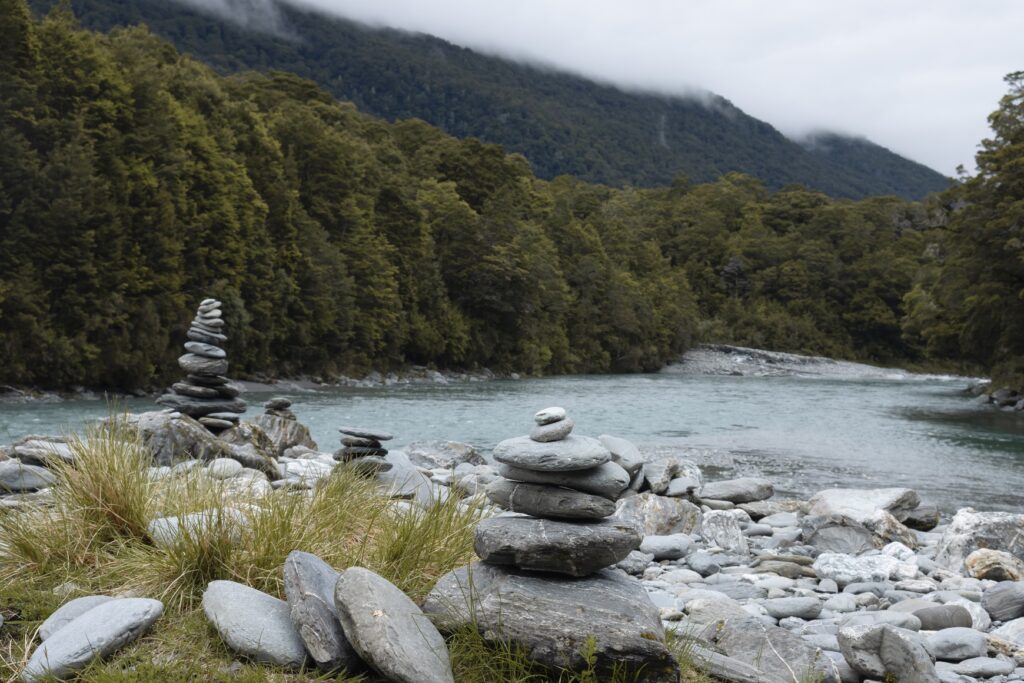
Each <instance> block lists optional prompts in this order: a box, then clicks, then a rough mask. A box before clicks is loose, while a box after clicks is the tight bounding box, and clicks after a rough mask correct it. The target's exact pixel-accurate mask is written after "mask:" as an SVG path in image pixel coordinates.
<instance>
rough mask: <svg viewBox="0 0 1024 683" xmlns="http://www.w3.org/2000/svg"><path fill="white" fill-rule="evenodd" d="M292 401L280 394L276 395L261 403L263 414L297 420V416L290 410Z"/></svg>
mask: <svg viewBox="0 0 1024 683" xmlns="http://www.w3.org/2000/svg"><path fill="white" fill-rule="evenodd" d="M291 407H292V402H291V401H290V400H289V399H287V398H284V397H282V396H276V397H274V398H272V399H270V400H269V401H267V402H266V403H264V404H263V408H264V410H263V413H264V414H265V415H274V416H275V417H283V418H285V419H286V420H297V419H298V417H297V416H296V415H295V413H293V412H292V411H291Z"/></svg>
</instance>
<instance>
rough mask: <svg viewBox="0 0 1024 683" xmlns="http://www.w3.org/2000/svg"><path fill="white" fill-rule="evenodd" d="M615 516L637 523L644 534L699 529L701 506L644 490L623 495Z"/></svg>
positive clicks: (683, 531)
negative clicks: (625, 496) (634, 493)
mask: <svg viewBox="0 0 1024 683" xmlns="http://www.w3.org/2000/svg"><path fill="white" fill-rule="evenodd" d="M615 516H616V517H617V518H619V519H621V520H623V521H625V522H629V523H631V524H634V525H635V526H636V527H637V528H638V529H640V531H641V533H643V534H644V535H645V536H649V535H650V536H655V535H657V536H664V535H666V534H677V533H683V534H690V533H693V532H695V531H699V530H700V526H701V512H700V508H698V507H697V506H696V505H694V504H693V503H691V502H690V501H688V500H683V499H682V498H667V497H665V496H658V495H655V494H653V493H641V494H638V495H635V496H630V497H628V498H623V499H620V500H619V502H618V504H617V506H616V510H615Z"/></svg>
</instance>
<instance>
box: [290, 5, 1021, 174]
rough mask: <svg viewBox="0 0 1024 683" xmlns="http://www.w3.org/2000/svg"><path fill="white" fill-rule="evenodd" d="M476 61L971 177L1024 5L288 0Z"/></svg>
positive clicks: (1016, 59)
mask: <svg viewBox="0 0 1024 683" xmlns="http://www.w3.org/2000/svg"><path fill="white" fill-rule="evenodd" d="M290 1H292V2H296V3H298V4H305V5H312V6H316V7H320V8H324V9H328V10H332V11H334V12H337V13H338V14H341V15H343V16H346V17H350V18H353V19H359V20H361V21H365V22H368V23H373V24H380V25H387V26H393V27H395V28H403V29H407V30H413V31H422V32H424V33H430V34H433V35H436V36H440V37H442V38H445V39H447V40H449V41H451V42H454V43H457V44H460V45H464V46H467V47H471V48H475V49H478V50H481V51H486V52H490V53H496V54H501V55H505V56H509V57H514V58H519V59H527V60H530V61H539V62H542V63H547V64H550V65H553V66H557V67H560V68H563V69H566V70H569V71H573V72H576V73H580V74H584V75H587V76H589V77H592V78H597V79H599V80H607V81H611V82H613V83H616V84H619V85H623V86H627V87H638V88H644V89H653V90H658V91H663V92H670V93H685V92H687V91H690V92H692V91H693V89H695V88H696V89H706V90H711V91H713V92H715V93H717V94H719V95H722V96H724V97H726V98H727V99H729V100H731V101H732V102H733V104H735V105H736V106H738V107H740V108H741V109H743V110H744V111H746V112H747V113H749V114H751V115H753V116H756V117H758V118H760V119H763V120H765V121H768V122H769V123H771V124H773V125H774V126H776V127H777V128H779V129H780V130H781V131H782V132H784V133H786V134H787V135H791V136H799V135H801V134H803V133H807V132H813V131H815V130H834V131H837V132H841V133H847V134H853V135H863V136H866V137H868V138H870V139H871V140H873V141H875V142H877V143H879V144H882V145H884V146H886V147H889V148H890V149H892V150H894V151H896V152H898V153H900V154H903V155H905V156H907V157H909V158H911V159H914V160H916V161H920V162H922V163H925V164H928V165H929V166H932V167H933V168H935V169H936V170H938V171H940V172H942V173H946V174H950V175H952V174H953V171H954V169H955V168H956V166H957V164H961V163H962V164H964V165H965V166H966V167H967V168H968V169H973V167H974V153H975V151H976V149H977V145H978V142H980V140H981V139H982V138H983V137H985V136H986V135H987V134H988V124H987V116H988V114H989V113H990V112H992V111H993V110H994V109H995V108H996V106H997V104H998V101H999V98H1000V97H1001V96H1002V95H1003V94H1004V93H1005V87H1004V86H1005V84H1004V83H1003V81H1002V77H1003V76H1004V75H1005V74H1007V73H1009V72H1010V71H1015V70H1020V69H1024V38H1022V36H1024V1H1021V0H960V1H956V0H884V1H883V0H846V1H845V2H838V1H834V0H677V1H675V2H672V1H670V0H632V1H626V0H516V1H515V2H501V1H494V0H444V2H424V1H423V0H370V1H369V2H368V1H367V0H290Z"/></svg>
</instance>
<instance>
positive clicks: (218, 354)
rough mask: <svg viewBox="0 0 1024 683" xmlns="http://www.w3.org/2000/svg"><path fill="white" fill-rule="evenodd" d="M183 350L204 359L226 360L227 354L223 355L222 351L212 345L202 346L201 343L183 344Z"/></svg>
mask: <svg viewBox="0 0 1024 683" xmlns="http://www.w3.org/2000/svg"><path fill="white" fill-rule="evenodd" d="M185 350H186V351H188V352H190V353H194V354H196V355H197V356H203V357H204V358H227V357H228V354H227V353H225V351H224V349H222V348H220V347H219V346H214V345H213V344H203V343H202V342H197V341H190V342H185Z"/></svg>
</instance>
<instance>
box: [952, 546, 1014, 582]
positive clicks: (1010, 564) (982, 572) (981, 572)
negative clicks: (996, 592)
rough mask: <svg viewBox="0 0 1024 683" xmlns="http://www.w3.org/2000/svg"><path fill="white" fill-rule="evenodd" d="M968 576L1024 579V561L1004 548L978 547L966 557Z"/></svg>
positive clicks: (965, 564) (1008, 579) (1000, 579)
mask: <svg viewBox="0 0 1024 683" xmlns="http://www.w3.org/2000/svg"><path fill="white" fill-rule="evenodd" d="M964 568H965V569H966V570H967V574H968V576H973V577H974V578H976V579H991V580H992V581H1020V580H1022V579H1024V562H1021V561H1020V560H1019V559H1018V558H1016V557H1014V556H1013V555H1011V554H1010V553H1008V552H1004V551H1002V550H991V549H989V548H978V549H977V550H975V551H974V552H972V553H971V554H970V555H968V556H967V557H966V558H964Z"/></svg>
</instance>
